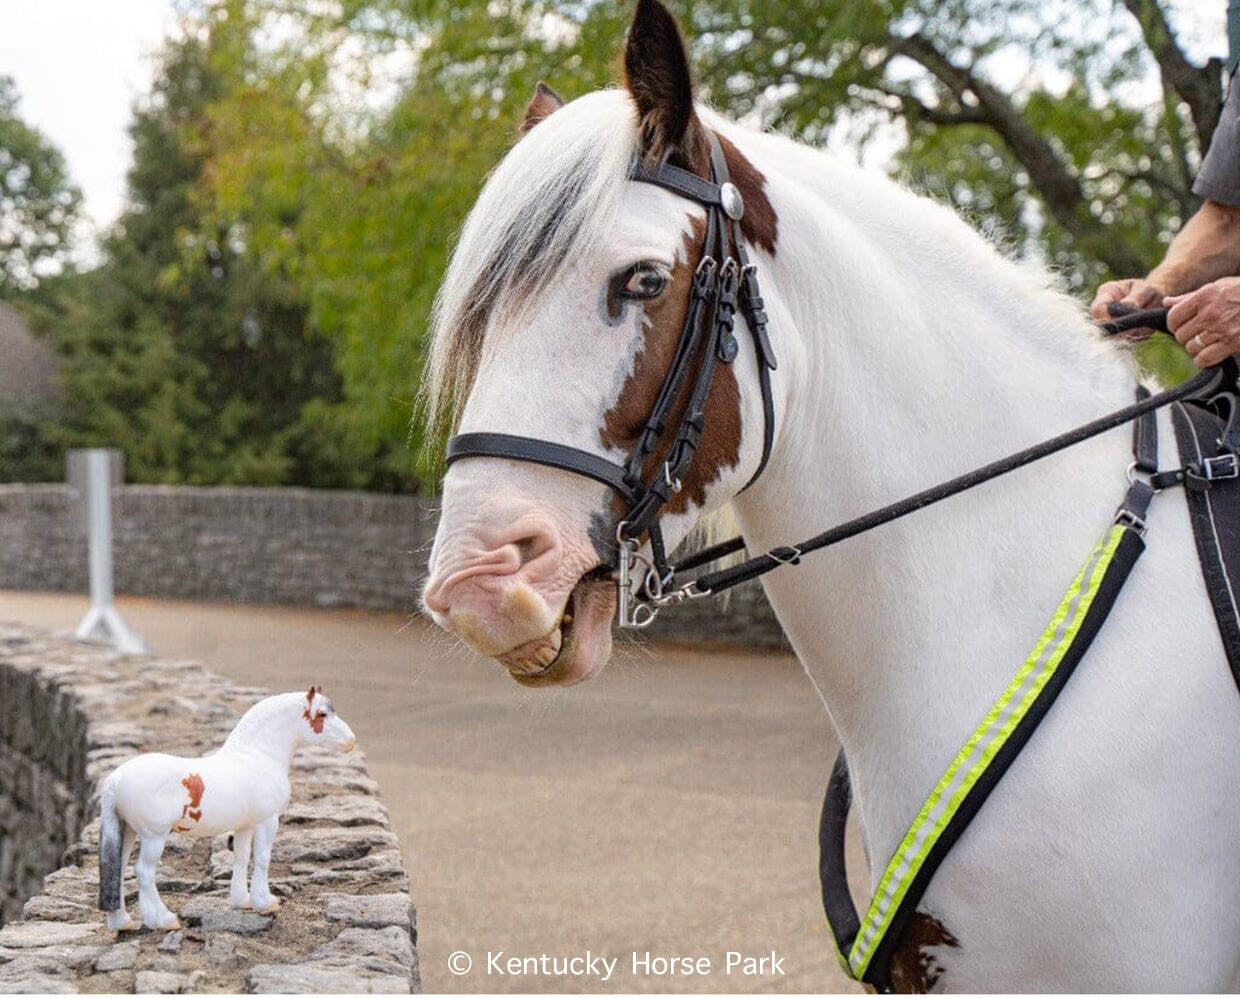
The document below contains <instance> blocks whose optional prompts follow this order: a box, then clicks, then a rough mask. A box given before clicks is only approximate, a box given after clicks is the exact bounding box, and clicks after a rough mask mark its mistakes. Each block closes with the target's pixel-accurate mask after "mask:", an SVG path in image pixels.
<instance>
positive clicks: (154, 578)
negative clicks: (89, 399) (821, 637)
mask: <svg viewBox="0 0 1240 998" xmlns="http://www.w3.org/2000/svg"><path fill="white" fill-rule="evenodd" d="M74 495H75V493H74V492H73V491H72V490H71V489H70V488H69V487H68V486H65V485H0V589H52V590H68V591H74V590H77V591H83V592H84V591H85V590H86V539H85V536H84V535H83V533H82V530H81V520H80V514H79V512H78V503H77V502H76V501H75V499H74ZM436 516H437V510H436V505H435V503H434V502H433V501H431V500H428V499H425V498H421V497H417V496H385V495H374V494H370V493H364V492H331V491H320V490H310V489H257V488H191V487H183V486H134V485H130V486H125V487H122V488H118V489H117V490H116V493H115V502H114V519H115V528H114V534H115V544H114V548H115V558H116V570H115V574H116V589H117V591H118V592H122V593H129V594H132V595H137V596H169V597H183V598H186V599H207V600H237V601H241V602H247V603H295V604H303V605H305V604H308V605H318V606H353V607H366V608H370V609H379V610H396V611H400V612H411V611H413V610H415V609H416V607H417V599H416V597H417V592H418V587H419V585H420V583H421V581H422V579H423V578H424V577H425V573H426V558H427V555H428V553H429V552H430V547H431V541H432V540H433V539H434V535H435V524H436ZM649 633H651V634H652V635H654V636H657V637H662V638H672V639H680V640H689V641H710V642H724V643H731V644H750V645H764V646H775V645H779V644H780V643H781V642H782V641H783V634H782V632H781V630H780V628H779V625H778V623H777V622H776V620H775V617H774V615H773V614H772V612H771V610H770V607H769V606H768V604H767V603H766V600H765V598H764V597H763V595H762V590H761V587H760V586H758V585H757V584H756V583H755V584H752V585H750V586H747V587H741V588H740V589H738V590H737V591H736V592H735V595H733V597H732V599H731V602H730V605H729V606H728V607H727V609H726V610H724V609H722V608H721V606H720V605H719V603H718V601H717V600H714V599H704V600H695V601H694V602H692V603H687V604H683V605H681V606H679V607H675V608H673V609H671V610H668V611H667V612H665V613H664V614H663V615H662V616H661V617H660V619H659V621H658V622H657V623H656V624H655V626H654V627H653V628H651V630H650V632H649Z"/></svg>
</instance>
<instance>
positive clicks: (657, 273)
mask: <svg viewBox="0 0 1240 998" xmlns="http://www.w3.org/2000/svg"><path fill="white" fill-rule="evenodd" d="M669 280H671V275H670V274H668V272H667V269H666V268H664V267H661V266H659V265H658V264H656V263H639V264H637V265H636V266H635V267H633V269H632V270H631V271H629V275H628V279H627V280H626V281H625V282H624V286H623V287H622V288H621V289H620V297H621V298H629V299H633V300H635V301H644V300H646V299H650V298H657V297H658V296H659V295H661V294H662V293H663V290H664V289H665V288H666V287H667V282H668V281H669Z"/></svg>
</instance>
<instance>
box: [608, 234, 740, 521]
mask: <svg viewBox="0 0 1240 998" xmlns="http://www.w3.org/2000/svg"><path fill="white" fill-rule="evenodd" d="M705 233H706V229H705V223H704V222H701V221H699V220H698V219H694V220H693V222H692V230H691V232H689V233H688V234H686V236H685V255H684V258H683V259H681V260H678V261H677V263H676V266H675V267H674V268H673V269H672V278H671V281H670V283H669V284H668V288H667V290H666V291H664V292H663V294H662V295H660V296H659V297H658V298H657V299H654V300H653V301H648V302H645V303H644V313H645V316H646V319H647V323H646V328H645V331H644V334H643V342H642V346H641V349H640V350H638V352H637V356H636V357H635V358H634V360H633V373H632V374H630V375H629V377H628V379H627V380H626V381H625V383H624V385H623V387H622V388H621V389H620V394H619V395H618V396H617V398H616V401H615V404H614V405H613V406H612V407H611V408H610V409H608V410H607V412H606V413H604V415H603V426H602V427H601V428H600V429H599V439H600V440H601V441H602V443H603V446H604V447H609V448H613V447H614V448H619V449H620V450H624V451H628V450H631V449H632V447H633V445H634V444H635V443H636V442H637V436H638V433H639V432H640V431H641V429H642V427H643V426H644V425H645V423H646V420H647V419H648V418H649V416H650V411H651V410H652V409H653V408H654V403H655V399H656V397H657V396H658V394H659V391H660V390H661V389H662V387H663V382H664V380H665V378H666V377H667V371H668V368H669V367H671V363H672V357H673V355H674V354H675V352H676V345H677V343H678V342H679V340H680V333H681V330H682V329H683V328H684V323H685V314H686V313H687V312H688V310H689V292H690V289H691V288H692V285H693V275H694V273H695V272H696V270H697V266H698V262H699V260H700V259H701V256H702V239H703V237H704V236H705ZM630 305H631V306H633V307H637V305H638V303H636V302H633V303H630ZM708 318H709V317H708ZM699 365H700V361H699V362H698V363H695V364H694V365H693V367H692V368H691V369H690V371H689V375H688V377H687V378H685V383H684V385H683V386H682V387H681V390H680V393H679V394H678V395H677V396H676V401H675V403H674V404H673V406H672V410H671V413H670V415H669V417H668V420H667V428H668V429H667V431H665V433H664V436H663V439H662V440H660V441H659V444H658V445H657V446H656V447H655V451H654V453H653V454H652V455H651V456H650V457H649V458H647V460H646V464H645V467H644V468H643V477H644V478H645V479H647V480H649V479H650V477H651V476H653V475H654V473H655V471H656V470H657V469H658V468H659V466H660V465H661V464H662V462H663V459H664V457H665V451H666V449H667V445H668V444H669V443H670V442H671V436H672V435H673V434H674V433H675V428H676V427H677V426H679V424H680V420H681V417H682V416H683V415H684V412H685V409H686V408H687V407H688V404H689V395H690V394H691V392H692V391H693V382H694V380H695V379H696V377H697V371H698V367H699ZM740 446H741V395H740V386H739V385H738V384H737V381H736V374H735V372H733V370H732V365H731V364H724V363H723V362H718V363H717V364H716V366H715V377H714V380H713V381H712V382H711V386H710V394H709V395H707V397H706V429H705V430H704V431H703V433H702V437H701V440H700V441H699V443H698V448H697V452H696V454H695V455H694V458H693V463H692V464H691V465H690V466H689V470H688V472H687V473H686V474H685V476H684V477H683V478H682V480H681V485H682V488H681V491H680V492H679V493H677V494H675V495H673V496H672V498H671V501H670V502H669V503H668V504H667V507H666V509H667V510H668V511H670V512H673V513H683V512H685V510H687V509H688V507H689V503H690V502H693V503H694V504H695V505H697V506H702V505H703V504H705V502H706V486H707V485H709V484H710V483H711V482H714V481H717V480H718V479H719V478H720V476H721V475H722V473H723V470H724V469H725V468H733V467H735V466H736V465H737V463H738V462H739V461H740ZM612 509H613V512H614V513H615V515H616V517H617V519H620V518H622V517H623V516H624V514H625V512H626V511H627V510H626V507H625V504H624V502H623V500H622V499H620V497H619V496H616V497H615V499H614V500H613V505H612Z"/></svg>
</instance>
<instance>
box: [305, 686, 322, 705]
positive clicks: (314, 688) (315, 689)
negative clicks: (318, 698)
mask: <svg viewBox="0 0 1240 998" xmlns="http://www.w3.org/2000/svg"><path fill="white" fill-rule="evenodd" d="M318 691H319V688H318V687H317V686H311V687H310V692H309V693H307V694H306V703H313V702H314V694H315V693H317V692H318Z"/></svg>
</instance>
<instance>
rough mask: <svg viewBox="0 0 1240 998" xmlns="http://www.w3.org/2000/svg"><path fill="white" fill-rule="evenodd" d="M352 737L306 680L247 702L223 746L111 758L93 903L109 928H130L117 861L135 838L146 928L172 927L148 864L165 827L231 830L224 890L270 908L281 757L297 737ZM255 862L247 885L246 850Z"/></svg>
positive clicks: (331, 740)
mask: <svg viewBox="0 0 1240 998" xmlns="http://www.w3.org/2000/svg"><path fill="white" fill-rule="evenodd" d="M355 742H356V739H355V738H354V736H353V732H352V730H351V729H350V728H349V726H348V725H347V724H345V722H344V721H343V720H342V719H341V718H340V717H338V716H337V714H336V710H335V708H334V707H333V706H332V702H331V701H330V700H329V699H327V697H325V696H323V692H322V690H321V689H320V688H319V687H317V686H313V687H311V688H310V690H309V692H307V693H281V694H279V695H278V696H273V697H268V698H267V699H265V700H260V701H259V702H258V703H256V704H255V705H254V706H253V707H251V708H250V709H249V710H247V711H246V712H245V714H244V716H242V718H241V720H240V721H238V722H237V726H236V727H235V728H233V730H232V733H231V734H230V735H229V736H228V738H227V740H226V741H225V742H224V744H223V746H222V747H221V748H219V749H218V750H217V751H215V752H212V753H211V754H210V755H204V756H202V757H201V758H198V759H186V758H182V757H181V756H176V755H165V754H163V753H159V752H147V753H144V754H142V755H139V756H135V757H134V758H133V759H129V760H128V761H126V762H123V763H122V764H121V765H120V766H118V767H117V768H116V769H115V770H114V771H113V772H112V773H110V774H109V775H108V777H107V778H106V779H105V780H104V782H103V787H102V789H101V792H100V806H101V811H102V822H101V825H100V830H99V907H100V909H102V910H103V911H105V912H107V923H108V928H110V929H114V930H117V931H122V930H127V929H135V928H137V923H136V922H134V921H133V920H132V919H131V918H130V917H129V913H128V912H127V911H126V910H125V894H124V877H125V866H126V864H127V863H128V862H129V854H130V852H131V851H132V850H133V845H134V842H135V841H136V842H138V859H137V861H136V862H135V863H134V873H135V875H136V876H137V879H138V909H139V911H140V912H141V914H142V924H143V925H145V926H146V927H147V928H148V929H167V930H171V929H177V928H180V926H181V922H180V920H179V919H178V918H177V916H176V915H174V914H173V913H172V912H171V911H169V910H168V907H167V906H166V905H165V904H164V902H163V901H162V900H161V899H160V896H159V891H158V889H157V888H156V885H155V873H156V870H157V868H158V866H159V858H160V856H162V855H163V851H164V845H165V844H166V843H167V841H168V836H169V835H171V834H172V833H173V832H184V833H185V834H187V835H190V836H192V837H193V838H208V837H211V836H215V835H225V834H228V833H230V832H231V833H232V837H233V874H232V884H231V889H230V892H229V896H230V898H231V900H232V903H233V904H234V905H236V906H237V907H238V908H255V909H257V910H258V911H262V912H272V911H275V910H276V909H277V908H279V907H280V902H279V901H277V900H276V899H275V898H274V897H273V896H272V894H271V891H270V889H269V888H268V885H267V868H268V864H269V863H270V861H271V846H272V843H273V842H275V837H276V828H277V826H278V825H279V822H280V812H281V811H283V810H284V807H285V805H287V804H288V800H289V792H290V787H289V779H288V770H289V765H290V763H291V762H292V760H293V753H294V752H295V751H296V750H297V748H298V746H300V745H305V744H316V743H326V744H334V745H339V746H340V748H341V750H342V751H345V752H348V751H350V750H352V748H353V746H354V744H355ZM251 848H252V849H253V854H254V872H253V875H252V876H251V877H250V882H249V886H248V887H247V886H246V874H247V873H248V871H249V865H250V852H251Z"/></svg>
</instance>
